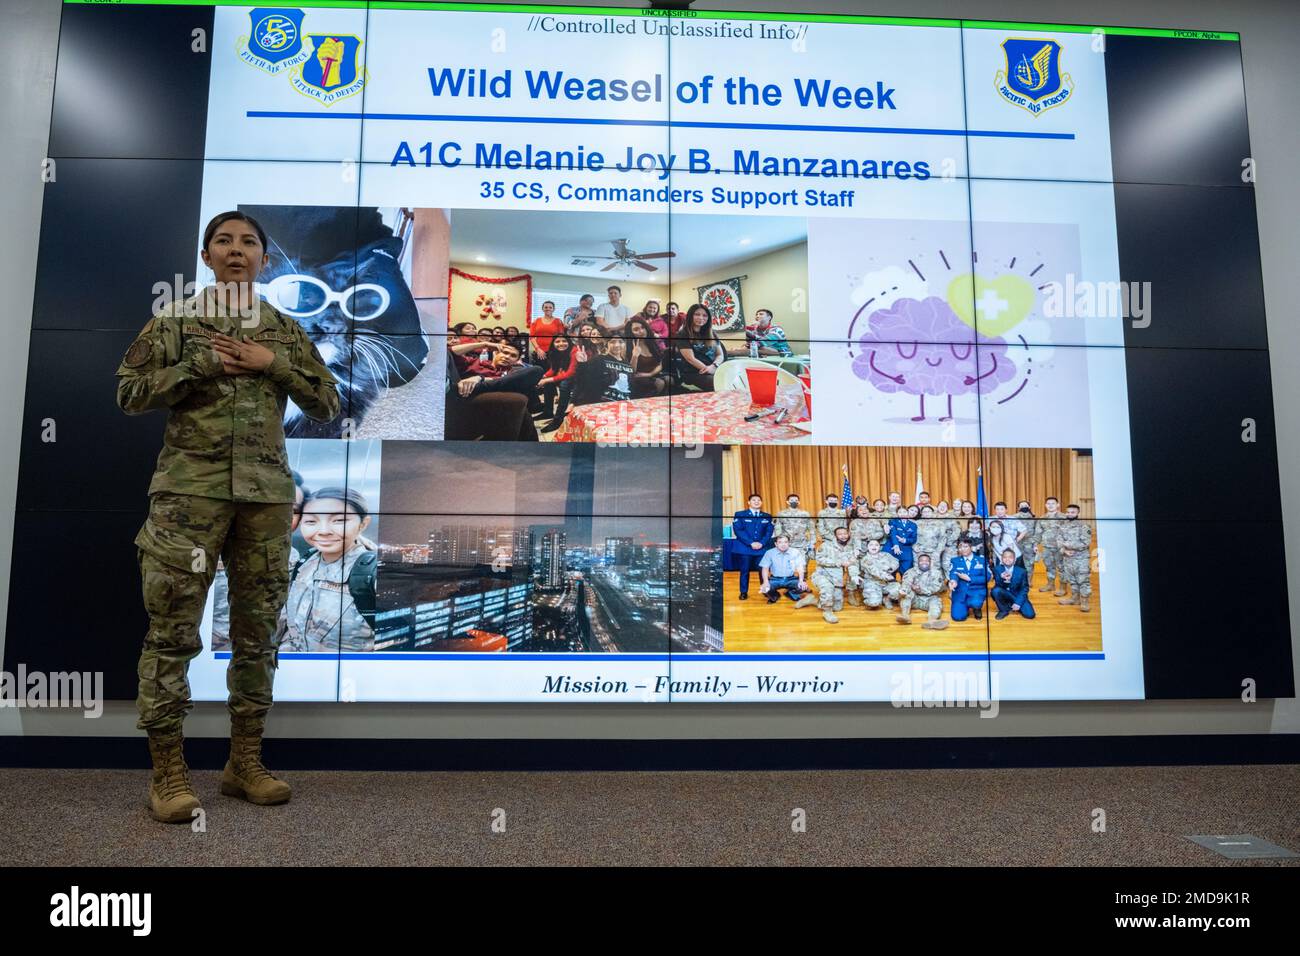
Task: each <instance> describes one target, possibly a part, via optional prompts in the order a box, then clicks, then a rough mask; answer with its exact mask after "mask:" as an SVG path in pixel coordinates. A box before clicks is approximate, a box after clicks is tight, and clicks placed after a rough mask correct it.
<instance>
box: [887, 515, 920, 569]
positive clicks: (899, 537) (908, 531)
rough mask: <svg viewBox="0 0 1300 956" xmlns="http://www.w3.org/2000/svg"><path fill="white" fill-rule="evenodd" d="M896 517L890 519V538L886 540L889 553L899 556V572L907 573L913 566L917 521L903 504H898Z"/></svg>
mask: <svg viewBox="0 0 1300 956" xmlns="http://www.w3.org/2000/svg"><path fill="white" fill-rule="evenodd" d="M895 514H897V515H898V517H896V518H890V519H889V538H888V540H887V542H886V544H887V547H888V549H889V553H890V554H892V555H893V556H894V557H896V558H898V573H899V574H906V573H907V572H908V569H909V568H911V567H912V560H913V559H912V545H914V544H916V522H915V521H913V520H912V518H911V512H909V511H908V510H907V508H906V507H905V506H903V505H899V506H898V510H897V511H896V512H895Z"/></svg>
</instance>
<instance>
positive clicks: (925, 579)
mask: <svg viewBox="0 0 1300 956" xmlns="http://www.w3.org/2000/svg"><path fill="white" fill-rule="evenodd" d="M947 590H948V578H947V577H946V576H945V575H944V573H943V572H942V571H941V570H939V569H938V568H936V567H934V566H933V565H931V566H930V568H929V570H927V571H922V570H921V566H920V565H917V564H914V565H912V566H911V567H910V568H908V569H907V573H906V574H904V575H903V591H904V592H906V593H910V594H915V595H918V596H920V597H932V596H934V595H938V594H943V593H946V592H947Z"/></svg>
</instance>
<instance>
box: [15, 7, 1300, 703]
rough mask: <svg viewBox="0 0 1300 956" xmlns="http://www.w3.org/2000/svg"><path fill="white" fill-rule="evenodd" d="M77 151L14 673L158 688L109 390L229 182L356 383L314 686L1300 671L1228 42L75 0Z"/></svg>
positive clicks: (820, 23) (299, 683) (306, 623)
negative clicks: (65, 674)
mask: <svg viewBox="0 0 1300 956" xmlns="http://www.w3.org/2000/svg"><path fill="white" fill-rule="evenodd" d="M109 50H111V51H113V55H112V56H107V57H106V56H105V55H104V53H105V51H109ZM49 152H50V157H51V160H52V164H51V171H52V172H51V175H50V176H49V182H48V183H47V184H46V186H45V208H44V215H43V221H42V228H41V236H40V265H39V274H38V279H37V289H36V305H35V310H34V315H33V322H32V332H31V364H30V368H29V373H28V382H27V395H26V408H25V417H24V423H25V424H24V438H23V452H22V462H21V477H20V489H19V514H18V516H17V533H16V537H15V546H14V548H15V553H14V579H13V581H12V583H11V587H10V606H9V625H8V637H7V642H6V666H8V667H11V668H12V667H13V666H15V665H16V664H17V663H18V662H23V663H25V664H26V665H27V666H28V667H38V666H39V667H43V668H45V669H48V670H58V669H76V670H88V669H93V670H102V671H104V672H105V674H106V677H107V684H108V689H109V691H110V693H111V695H112V696H117V697H123V698H126V697H131V696H133V693H134V681H135V673H134V666H135V655H136V653H137V651H138V648H139V644H140V641H141V639H142V637H143V635H144V631H145V619H144V612H143V609H142V607H141V601H140V585H139V580H138V569H137V565H136V560H135V553H134V545H133V544H132V539H133V538H134V536H135V532H136V530H137V529H138V527H139V525H140V524H141V523H142V522H143V518H144V514H145V511H146V507H147V499H146V489H147V486H148V481H149V475H150V473H151V471H152V469H153V467H154V462H155V460H156V455H157V451H158V449H159V447H160V443H161V431H162V424H163V418H162V416H161V415H159V414H155V415H150V416H136V417H131V418H128V417H127V416H125V415H123V414H122V413H121V412H120V411H119V410H118V408H117V407H116V405H115V402H114V379H113V372H114V370H115V369H116V368H117V365H118V363H119V361H121V357H122V355H123V353H124V352H125V351H126V349H127V347H128V346H129V345H130V344H131V342H132V341H133V339H134V337H135V335H136V334H137V333H138V331H139V330H140V328H141V327H142V326H143V325H144V324H145V322H146V321H148V319H149V318H150V316H151V314H153V312H154V311H155V310H157V309H158V308H160V307H162V306H163V305H165V304H166V303H167V302H168V301H169V300H170V299H176V298H185V297H186V296H189V295H192V294H194V292H195V290H196V289H197V288H201V287H202V286H204V285H205V284H207V283H210V282H211V281H212V279H213V275H212V273H211V272H210V271H209V270H208V269H207V268H206V267H205V266H204V265H203V262H202V260H201V259H200V257H199V244H200V234H201V231H202V228H203V226H204V224H205V223H206V222H207V221H208V220H209V219H210V218H211V217H212V216H213V215H215V214H216V213H219V212H222V211H224V210H229V209H239V210H242V211H244V212H245V213H247V214H249V215H252V216H254V217H255V218H256V219H257V220H258V221H259V222H260V223H261V224H262V225H263V226H264V227H265V228H266V230H267V233H268V235H269V244H268V253H269V255H270V265H269V266H268V268H267V269H266V270H265V271H264V272H263V274H262V275H261V277H260V282H261V283H262V285H261V292H262V294H263V295H264V296H265V297H266V298H267V300H268V301H270V302H271V303H272V304H273V305H275V306H276V307H277V308H278V309H280V310H281V311H283V312H285V313H286V314H288V315H292V316H293V317H294V318H296V320H297V321H298V322H299V323H300V324H301V325H302V326H303V328H304V329H305V330H306V331H307V333H308V334H309V336H310V337H311V339H312V341H313V342H314V343H315V344H316V346H317V348H318V350H319V352H320V354H321V356H322V357H323V358H324V360H325V361H326V362H327V364H328V365H329V366H330V368H331V370H332V371H333V372H334V374H335V377H336V378H337V379H338V381H339V383H340V385H339V389H340V393H341V398H342V402H341V405H342V410H341V412H340V414H339V416H338V417H337V418H336V419H335V420H334V421H331V422H324V423H322V422H316V421H313V420H311V419H310V418H308V417H307V416H305V415H304V414H302V412H301V411H300V410H299V409H297V408H296V407H295V406H293V405H292V403H290V405H289V407H288V408H287V410H286V413H285V420H284V427H285V432H286V436H287V442H288V451H289V458H290V464H291V466H292V468H293V471H294V473H295V477H296V479H297V481H298V484H299V487H300V489H301V491H302V495H301V502H302V503H301V506H300V507H299V509H298V512H297V515H296V518H295V530H294V537H293V556H292V561H293V566H294V572H293V574H294V578H293V584H292V586H291V589H290V593H289V599H288V602H287V604H286V607H285V608H284V628H283V632H284V639H283V643H282V644H281V647H280V656H279V662H280V666H279V672H278V675H277V684H276V696H277V699H280V700H326V701H332V700H342V701H353V700H371V701H466V702H471V701H529V702H544V701H604V702H673V701H692V702H704V701H714V702H720V703H727V702H737V701H744V702H754V701H767V702H781V701H828V702H829V701H871V700H893V701H895V702H900V701H920V700H922V699H927V698H929V697H931V696H933V694H934V692H935V686H936V685H935V683H934V682H935V681H936V680H937V681H938V682H939V684H938V686H939V693H940V694H942V693H943V691H942V685H943V682H944V681H945V680H946V681H947V682H948V686H949V688H951V687H952V686H953V683H954V681H956V682H957V683H959V684H960V683H961V682H962V681H965V682H966V683H965V684H964V685H963V686H967V687H969V688H972V689H974V691H975V692H977V693H978V694H979V695H980V696H981V697H983V698H984V699H988V698H993V697H996V698H998V699H1004V700H1014V699H1052V700H1056V699H1080V700H1084V699H1125V698H1128V699H1132V698H1142V697H1151V698H1157V697H1166V698H1168V697H1236V696H1239V695H1241V694H1242V693H1243V688H1248V691H1247V692H1248V693H1252V694H1256V695H1258V696H1261V697H1270V696H1291V695H1292V694H1293V693H1294V686H1293V679H1292V662H1291V652H1290V634H1289V630H1288V623H1287V596H1286V573H1285V566H1284V559H1283V555H1282V540H1283V538H1282V533H1283V532H1282V513H1281V505H1280V500H1279V493H1278V473H1277V453H1276V442H1275V436H1274V427H1273V414H1272V399H1271V387H1270V377H1269V375H1270V372H1269V369H1270V363H1269V355H1268V351H1267V337H1266V332H1265V319H1264V311H1263V293H1262V280H1261V275H1260V267H1259V254H1258V252H1259V250H1258V233H1257V227H1256V219H1255V197H1254V188H1253V163H1252V160H1251V158H1250V146H1249V140H1248V135H1247V129H1246V112H1245V99H1244V89H1243V82H1242V71H1241V51H1240V45H1239V42H1238V38H1237V36H1236V35H1235V34H1231V33H1222V32H1217V33H1216V32H1204V31H1197V30H1142V29H1131V28H1124V29H1120V28H1102V27H1089V26H1070V25H1051V24H1015V23H987V22H972V21H958V20H907V19H898V18H883V17H881V18H868V17H839V16H821V15H811V14H808V13H803V12H800V13H790V14H746V13H732V12H728V13H720V12H708V11H690V12H688V13H685V14H674V15H671V16H670V15H667V14H663V13H659V12H655V11H650V10H631V9H626V8H610V9H603V8H597V7H572V8H567V7H558V6H529V5H523V4H520V5H503V4H482V5H475V4H430V5H424V4H416V3H382V2H374V3H368V4H367V3H361V2H358V3H348V2H331V3H328V4H320V5H311V4H308V5H303V6H295V7H250V6H246V5H233V4H225V3H217V4H206V5H202V4H193V5H190V4H183V3H181V4H177V3H166V4H162V3H160V4H148V3H140V4H112V5H103V4H88V3H68V4H66V5H65V7H64V12H63V24H62V33H61V38H60V46H59V58H58V73H57V77H56V89H55V106H54V113H53V119H52V128H51V137H50V148H49ZM50 422H54V423H56V425H57V440H50V434H51V433H50V430H49V423H50ZM1225 561H1226V562H1227V565H1226V566H1225ZM70 564H73V565H76V568H75V569H73V568H71V567H70V566H69V565H70ZM59 568H63V569H64V570H63V571H62V572H60V571H59V570H58V569H59ZM1214 582H1220V583H1221V584H1222V585H1223V586H1220V587H1215V586H1213V583H1214ZM1229 582H1236V583H1235V584H1232V585H1230V584H1229ZM1243 609H1248V610H1246V611H1243ZM229 628H230V622H229V609H228V602H227V594H226V585H225V578H224V571H219V572H218V574H217V578H216V582H215V584H214V586H213V589H212V593H211V595H210V599H209V602H208V607H207V609H206V611H205V614H204V618H203V622H202V626H201V634H202V637H203V641H204V651H203V653H202V654H201V655H200V657H199V658H197V659H196V660H195V661H194V663H193V665H192V669H191V680H192V684H193V688H194V692H195V695H196V697H199V698H208V699H223V698H224V697H225V694H226V689H225V674H224V671H225V668H226V664H227V662H228V660H229V641H230V635H229Z"/></svg>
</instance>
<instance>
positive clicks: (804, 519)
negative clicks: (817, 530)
mask: <svg viewBox="0 0 1300 956" xmlns="http://www.w3.org/2000/svg"><path fill="white" fill-rule="evenodd" d="M779 535H786V536H787V537H788V538H789V539H790V547H792V548H794V549H795V550H796V551H807V550H808V549H809V548H811V547H812V545H813V520H812V515H810V514H808V512H806V511H804V510H803V509H802V508H782V509H781V510H780V511H778V512H777V513H776V522H775V527H773V529H772V538H773V539H774V540H775V539H776V538H777V536H779Z"/></svg>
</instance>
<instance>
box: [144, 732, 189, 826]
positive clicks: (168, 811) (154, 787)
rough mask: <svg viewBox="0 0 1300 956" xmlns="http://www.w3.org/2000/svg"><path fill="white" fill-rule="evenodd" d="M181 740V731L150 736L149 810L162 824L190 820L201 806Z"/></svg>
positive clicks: (187, 821)
mask: <svg viewBox="0 0 1300 956" xmlns="http://www.w3.org/2000/svg"><path fill="white" fill-rule="evenodd" d="M183 740H184V738H183V737H182V736H181V735H180V734H168V735H162V734H157V735H155V734H150V735H149V756H150V757H151V758H152V759H153V776H152V777H151V778H150V780H149V813H150V814H152V816H153V818H154V819H155V820H158V821H159V822H161V823H189V822H190V821H191V820H193V819H194V811H195V810H197V809H199V807H200V806H201V804H200V803H199V795H198V794H197V793H195V792H194V785H193V784H192V783H191V782H190V768H189V767H187V766H186V765H185V755H184V754H183V753H182V752H181V742H182V741H183Z"/></svg>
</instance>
